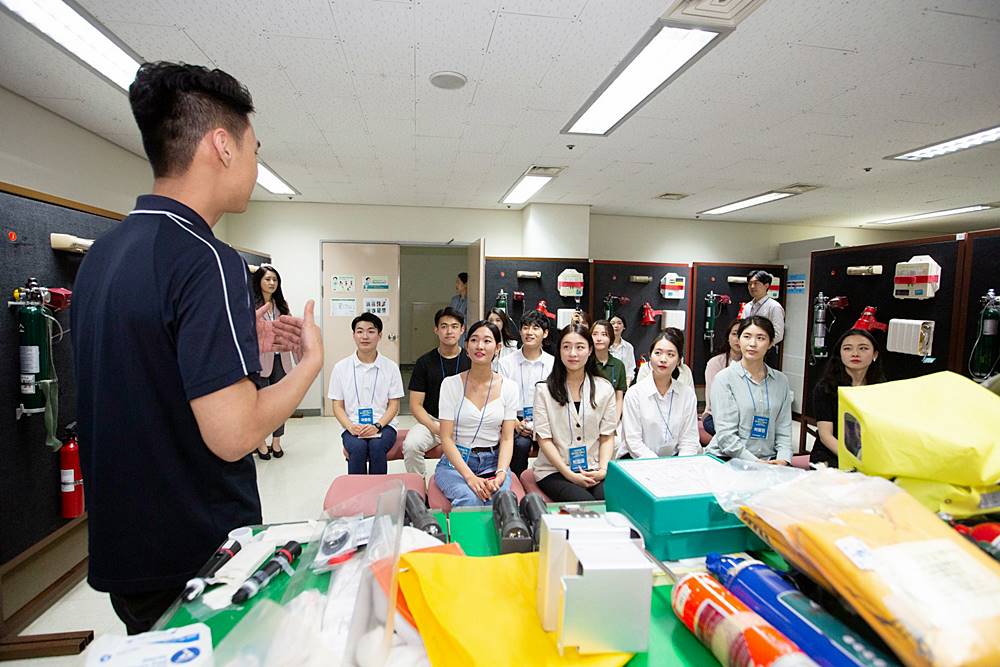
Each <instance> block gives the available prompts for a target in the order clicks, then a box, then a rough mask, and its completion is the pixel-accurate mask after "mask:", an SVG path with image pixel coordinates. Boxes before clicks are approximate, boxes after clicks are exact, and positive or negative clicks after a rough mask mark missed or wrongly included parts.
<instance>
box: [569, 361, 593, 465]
mask: <svg viewBox="0 0 1000 667" xmlns="http://www.w3.org/2000/svg"><path fill="white" fill-rule="evenodd" d="M586 383H587V377H586V376H584V378H583V382H581V383H580V442H581V443H583V446H584V447H587V446H588V445H587V422H586V421H584V418H585V417H586V416H587V401H586V400H584V395H583V385H585V384H586ZM566 398H567V400H568V401H569V404H567V405H566V426H567V427H568V428H569V438H570V440H569V445H567V449H568V448H569V447H573V446H575V445H574V443H573V415H572V414H571V413H572V412H573V406H572V405H571V404H572V403H573V394H572V392H570V390H569V385H568V384H567V385H566Z"/></svg>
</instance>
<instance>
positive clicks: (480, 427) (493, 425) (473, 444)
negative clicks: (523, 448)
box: [438, 373, 519, 449]
mask: <svg viewBox="0 0 1000 667" xmlns="http://www.w3.org/2000/svg"><path fill="white" fill-rule="evenodd" d="M464 376H465V374H463V373H459V374H458V375H452V376H449V377H446V378H445V379H444V382H442V383H441V399H440V403H439V407H438V417H439V418H440V419H441V421H453V422H455V429H454V431H452V434H453V437H454V440H455V444H456V445H462V446H463V447H468V448H470V449H475V448H477V447H496V446H497V445H498V444H500V432H501V429H502V428H503V423H504V421H508V420H509V421H513V420H515V419H517V404H518V400H519V399H518V396H517V385H516V384H515V383H513V382H511V381H510V380H505V379H504V378H503V376H498V375H494V376H493V389H492V390H491V391H490V396H496V398H493V399H492V400H491V401H490V402H489V403H487V404H486V405H485V406H483V409H482V410H480V409H479V408H477V407H476V405H475V404H474V403H473V402H472V401H470V400H468V399H465V398H464V393H465V382H464V380H465V377H464ZM497 384H500V391H499V392H497Z"/></svg>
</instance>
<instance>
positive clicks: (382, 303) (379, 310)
mask: <svg viewBox="0 0 1000 667" xmlns="http://www.w3.org/2000/svg"><path fill="white" fill-rule="evenodd" d="M365 312H366V313H371V314H372V315H378V316H379V317H383V316H385V315H388V314H389V298H388V297H384V296H366V297H365Z"/></svg>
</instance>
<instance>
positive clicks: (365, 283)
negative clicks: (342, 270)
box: [361, 276, 389, 292]
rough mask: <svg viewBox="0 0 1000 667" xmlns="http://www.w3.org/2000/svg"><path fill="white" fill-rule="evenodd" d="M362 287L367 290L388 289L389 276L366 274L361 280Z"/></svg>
mask: <svg viewBox="0 0 1000 667" xmlns="http://www.w3.org/2000/svg"><path fill="white" fill-rule="evenodd" d="M361 288H362V289H363V290H365V291H366V292H376V291H379V292H380V291H382V290H385V291H388V290H389V276H365V277H364V278H363V279H362V281H361Z"/></svg>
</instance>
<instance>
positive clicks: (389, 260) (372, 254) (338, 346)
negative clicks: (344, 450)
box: [322, 242, 402, 416]
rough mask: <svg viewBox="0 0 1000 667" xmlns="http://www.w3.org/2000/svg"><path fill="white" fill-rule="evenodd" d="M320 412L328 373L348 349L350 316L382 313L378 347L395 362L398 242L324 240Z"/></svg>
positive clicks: (326, 411) (329, 410)
mask: <svg viewBox="0 0 1000 667" xmlns="http://www.w3.org/2000/svg"><path fill="white" fill-rule="evenodd" d="M322 294H323V317H322V322H323V415H324V416H333V403H332V401H330V399H329V398H327V393H328V391H329V387H330V374H331V373H332V371H333V367H334V366H335V365H336V363H337V362H338V361H340V360H341V359H343V358H344V357H346V356H348V355H350V354H352V353H353V352H354V350H355V348H354V337H353V335H352V334H351V320H353V319H354V317H355V316H356V315H360V314H361V313H363V312H365V311H369V312H372V313H375V314H376V315H378V316H379V317H380V318H381V319H382V323H383V325H384V328H383V330H382V342H381V343H379V347H378V350H379V353H380V354H384V355H385V356H386V357H388V358H390V359H392V360H393V361H395V362H396V363H399V309H400V308H401V307H402V304H400V302H399V246H398V245H396V244H392V243H334V242H324V243H323V286H322Z"/></svg>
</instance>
